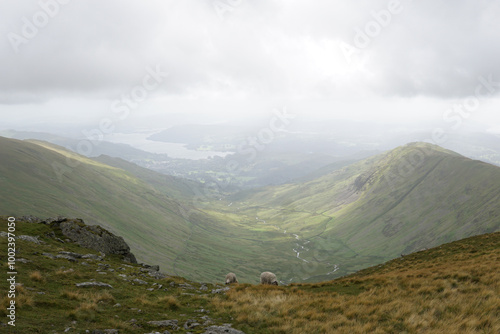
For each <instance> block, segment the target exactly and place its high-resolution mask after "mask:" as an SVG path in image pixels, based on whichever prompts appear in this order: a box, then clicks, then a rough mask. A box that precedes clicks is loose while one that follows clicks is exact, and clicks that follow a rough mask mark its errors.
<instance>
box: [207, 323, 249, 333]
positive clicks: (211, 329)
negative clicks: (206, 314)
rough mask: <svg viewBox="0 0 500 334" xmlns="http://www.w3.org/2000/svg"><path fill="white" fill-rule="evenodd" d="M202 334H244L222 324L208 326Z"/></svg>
mask: <svg viewBox="0 0 500 334" xmlns="http://www.w3.org/2000/svg"><path fill="white" fill-rule="evenodd" d="M203 334H245V332H242V331H240V330H237V329H234V328H231V325H230V324H224V325H222V326H210V327H208V328H205V332H203Z"/></svg>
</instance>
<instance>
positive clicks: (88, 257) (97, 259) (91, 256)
mask: <svg viewBox="0 0 500 334" xmlns="http://www.w3.org/2000/svg"><path fill="white" fill-rule="evenodd" d="M82 259H90V260H96V261H102V260H103V258H102V257H100V256H99V255H96V254H85V255H82Z"/></svg>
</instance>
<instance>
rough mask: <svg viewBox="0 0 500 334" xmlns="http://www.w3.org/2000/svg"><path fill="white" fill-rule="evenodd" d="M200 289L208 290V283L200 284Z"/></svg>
mask: <svg viewBox="0 0 500 334" xmlns="http://www.w3.org/2000/svg"><path fill="white" fill-rule="evenodd" d="M200 290H201V291H207V290H208V287H207V285H206V284H202V285H201V286H200Z"/></svg>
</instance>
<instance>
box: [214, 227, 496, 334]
mask: <svg viewBox="0 0 500 334" xmlns="http://www.w3.org/2000/svg"><path fill="white" fill-rule="evenodd" d="M499 273H500V233H493V234H485V235H480V236H476V237H471V238H468V239H464V240H460V241H456V242H453V243H449V244H444V245H442V246H440V247H437V248H433V249H430V250H427V251H421V252H418V253H415V254H412V255H408V256H405V257H403V258H398V259H395V260H392V261H390V262H387V263H385V264H383V265H378V266H375V267H371V268H368V269H366V270H362V271H360V272H358V273H356V274H353V275H349V276H347V277H343V278H340V279H337V280H333V281H329V282H322V283H316V284H292V285H290V286H288V287H269V286H252V285H248V284H245V285H240V286H238V287H235V288H232V289H231V290H230V291H228V293H227V296H222V297H216V299H215V300H214V304H215V306H216V308H217V310H218V311H219V312H220V313H221V314H225V313H229V314H230V315H232V316H233V317H234V320H235V321H236V325H237V326H238V328H241V329H242V330H243V331H245V333H248V334H250V333H291V334H302V333H348V334H351V333H409V334H414V333H415V334H416V333H491V334H493V333H499V332H500V314H499V310H500V297H499V296H500V274H499Z"/></svg>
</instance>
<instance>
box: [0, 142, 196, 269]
mask: <svg viewBox="0 0 500 334" xmlns="http://www.w3.org/2000/svg"><path fill="white" fill-rule="evenodd" d="M0 141H1V143H0V160H1V164H0V177H1V179H0V184H1V193H2V201H1V203H0V212H1V213H2V214H9V215H37V216H41V217H49V216H54V215H57V214H60V215H66V216H69V217H82V218H83V219H85V220H86V221H87V222H89V223H94V224H100V225H103V226H105V227H107V228H109V229H111V230H112V231H114V232H116V233H117V234H119V235H122V236H124V238H125V239H126V240H127V241H128V242H129V243H130V245H131V246H132V248H133V249H134V253H136V254H137V256H138V257H139V258H141V259H144V258H146V257H147V258H148V259H151V261H156V262H158V263H161V264H162V265H163V266H164V268H169V267H170V268H172V263H173V261H174V259H175V258H176V256H177V253H178V252H179V250H181V249H182V248H183V247H184V243H183V240H185V239H187V238H188V236H189V233H190V228H189V224H190V222H189V221H187V220H186V219H185V218H184V217H183V212H184V211H185V210H186V209H184V208H183V207H182V206H181V205H180V204H179V203H177V202H176V201H175V200H174V199H172V198H168V197H167V196H165V195H164V194H162V193H161V192H159V191H157V190H156V189H155V188H153V187H152V186H150V185H148V184H147V183H146V182H144V181H142V180H140V179H138V178H136V177H135V176H133V175H132V174H130V173H127V172H125V171H124V170H122V169H118V168H114V167H111V166H109V165H105V164H102V163H99V162H97V161H94V160H90V159H87V158H85V157H82V156H79V155H76V154H74V153H71V152H69V151H66V150H64V149H62V148H60V147H57V146H54V145H52V144H48V143H44V142H36V143H35V142H21V141H18V140H11V139H3V138H2V139H0Z"/></svg>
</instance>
